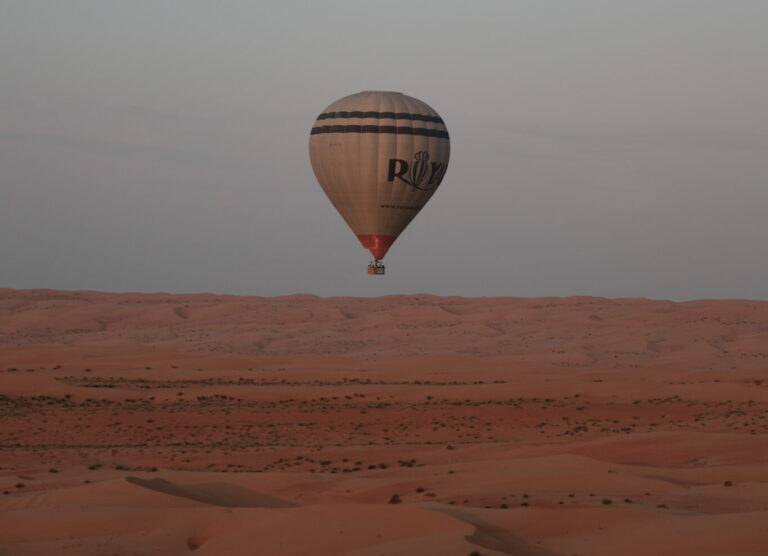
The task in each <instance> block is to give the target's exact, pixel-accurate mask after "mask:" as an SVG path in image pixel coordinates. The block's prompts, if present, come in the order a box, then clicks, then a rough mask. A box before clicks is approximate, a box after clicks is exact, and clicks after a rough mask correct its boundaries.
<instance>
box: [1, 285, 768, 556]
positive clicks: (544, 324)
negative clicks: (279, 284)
mask: <svg viewBox="0 0 768 556" xmlns="http://www.w3.org/2000/svg"><path fill="white" fill-rule="evenodd" d="M767 346H768V303H766V302H757V301H748V300H719V301H693V302H687V303H673V302H669V301H652V300H643V299H617V300H610V299H600V298H546V299H514V298H504V299H491V298H481V299H468V298H458V297H451V298H441V297H434V296H429V295H413V296H389V297H383V298H375V299H358V298H329V299H322V298H318V297H315V296H309V295H295V296H287V297H281V298H257V297H235V296H218V295H209V294H204V295H168V294H110V293H98V292H57V291H47V290H33V291H20V290H8V289H5V290H0V555H4V554H7V555H11V554H13V555H15V554H36V555H42V554H121V555H123V554H125V555H128V554H157V555H178V554H187V553H191V552H194V553H196V554H233V555H237V554H249V555H250V554H269V555H271V554H290V555H305V554H306V555H310V554H311V555H324V554H327V555H331V554H333V555H336V554H348V555H359V556H363V555H370V556H374V555H375V556H378V555H381V554H385V555H410V554H414V555H416V554H418V555H425V554H434V555H457V556H467V555H469V554H470V553H479V554H482V555H490V554H515V555H531V556H546V555H558V556H572V555H574V554H579V555H581V556H602V555H605V556H608V555H611V556H614V555H628V556H633V555H637V556H640V555H643V556H644V555H665V556H667V555H671V556H674V555H686V556H687V555H709V556H714V555H739V556H750V555H752V556H754V555H756V554H761V555H768V528H766V526H765V523H768V471H766V470H768V436H767V434H766V433H768V380H767V377H766V370H767V369H768V347H767ZM41 524H45V526H44V527H43V526H41Z"/></svg>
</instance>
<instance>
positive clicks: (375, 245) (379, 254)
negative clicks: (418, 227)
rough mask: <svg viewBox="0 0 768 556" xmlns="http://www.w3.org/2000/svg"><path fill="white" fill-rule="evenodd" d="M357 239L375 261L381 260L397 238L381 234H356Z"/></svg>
mask: <svg viewBox="0 0 768 556" xmlns="http://www.w3.org/2000/svg"><path fill="white" fill-rule="evenodd" d="M357 239H359V240H360V243H362V244H363V247H365V248H366V249H368V250H369V251H370V252H371V254H372V255H373V257H374V258H375V259H376V260H381V259H383V258H384V255H386V253H387V251H389V248H390V247H391V246H392V244H393V243H394V242H395V240H396V239H397V236H385V235H381V234H357Z"/></svg>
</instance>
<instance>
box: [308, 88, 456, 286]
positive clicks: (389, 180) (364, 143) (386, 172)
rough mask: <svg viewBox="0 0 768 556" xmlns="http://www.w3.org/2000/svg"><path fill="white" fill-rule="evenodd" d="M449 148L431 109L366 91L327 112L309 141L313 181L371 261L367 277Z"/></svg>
mask: <svg viewBox="0 0 768 556" xmlns="http://www.w3.org/2000/svg"><path fill="white" fill-rule="evenodd" d="M450 150H451V149H450V141H449V138H448V131H447V129H446V127H445V123H444V122H443V119H442V118H441V117H440V116H439V115H438V114H437V112H435V111H434V110H433V109H432V108H431V107H430V106H429V105H428V104H426V103H424V102H422V101H420V100H418V99H416V98H413V97H409V96H407V95H404V94H402V93H395V92H390V91H363V92H361V93H356V94H354V95H349V96H346V97H344V98H341V99H339V100H337V101H336V102H334V103H332V104H331V105H329V106H328V107H327V108H326V109H325V110H323V112H322V113H321V114H320V115H319V116H318V117H317V120H316V121H315V124H314V126H313V127H312V131H311V133H310V136H309V158H310V160H311V162H312V169H313V170H314V172H315V176H316V177H317V181H318V182H320V186H321V187H322V188H323V191H325V194H326V195H327V196H328V199H330V201H331V203H332V204H333V206H334V207H336V210H338V211H339V214H341V216H342V218H344V220H345V221H346V223H347V224H348V225H349V227H350V228H352V231H353V232H354V233H355V235H357V238H358V239H359V240H360V243H362V244H363V247H365V248H366V249H368V250H369V251H370V252H371V254H372V255H373V262H371V263H370V264H369V265H368V273H369V274H384V264H383V263H382V259H383V258H384V255H385V254H386V253H387V251H388V250H389V248H390V247H391V246H392V244H393V243H394V242H395V240H396V239H397V237H398V236H399V235H400V234H401V233H402V231H403V230H404V229H405V228H406V226H408V224H409V223H410V222H411V220H413V218H414V217H415V216H416V215H417V214H418V213H419V211H420V210H421V209H422V208H424V205H425V204H426V203H427V201H429V199H430V197H432V195H433V194H434V192H435V191H436V190H437V188H438V186H439V185H440V183H441V182H442V181H443V177H444V176H445V171H446V169H447V168H448V158H449V156H450Z"/></svg>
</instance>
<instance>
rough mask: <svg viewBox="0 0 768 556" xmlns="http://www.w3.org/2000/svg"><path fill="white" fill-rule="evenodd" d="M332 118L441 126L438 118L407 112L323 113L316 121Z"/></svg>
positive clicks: (441, 121) (441, 120)
mask: <svg viewBox="0 0 768 556" xmlns="http://www.w3.org/2000/svg"><path fill="white" fill-rule="evenodd" d="M333 118H376V119H379V120H413V121H418V122H434V123H436V124H443V125H445V122H443V119H442V118H441V117H440V116H428V115H426V114H409V113H408V112H360V111H353V112H346V111H342V112H325V113H323V114H320V115H319V116H318V117H317V119H318V120H332V119H333Z"/></svg>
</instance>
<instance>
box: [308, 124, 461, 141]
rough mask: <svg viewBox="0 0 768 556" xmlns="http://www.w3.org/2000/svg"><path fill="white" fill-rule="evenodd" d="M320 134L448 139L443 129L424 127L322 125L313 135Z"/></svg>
mask: <svg viewBox="0 0 768 556" xmlns="http://www.w3.org/2000/svg"><path fill="white" fill-rule="evenodd" d="M319 133H395V134H397V135H419V136H421V137H438V138H440V139H448V132H447V131H443V130H442V129H426V128H423V127H396V126H393V125H321V126H318V127H313V128H312V132H311V133H310V134H311V135H317V134H319Z"/></svg>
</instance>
